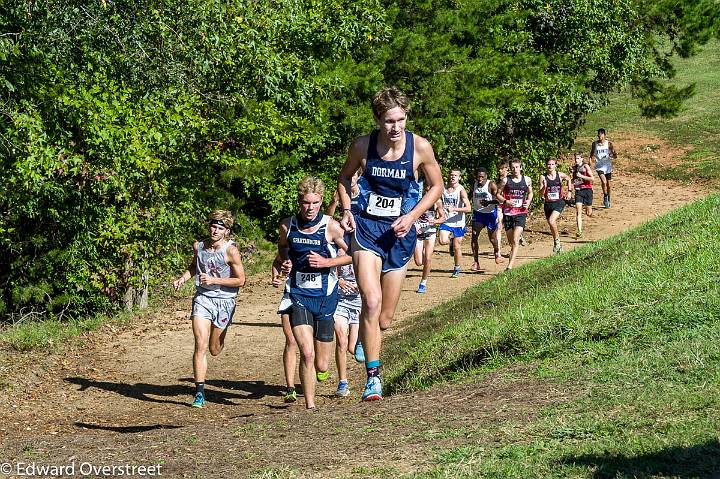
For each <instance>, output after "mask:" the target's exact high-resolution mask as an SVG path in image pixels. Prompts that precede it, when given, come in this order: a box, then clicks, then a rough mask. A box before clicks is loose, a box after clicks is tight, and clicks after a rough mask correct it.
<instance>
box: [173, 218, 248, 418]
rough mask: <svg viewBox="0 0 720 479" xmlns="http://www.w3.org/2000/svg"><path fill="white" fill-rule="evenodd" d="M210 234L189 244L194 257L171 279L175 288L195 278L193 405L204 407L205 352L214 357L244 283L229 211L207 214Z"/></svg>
mask: <svg viewBox="0 0 720 479" xmlns="http://www.w3.org/2000/svg"><path fill="white" fill-rule="evenodd" d="M208 224H209V225H208V226H209V230H210V237H209V238H208V239H205V240H203V241H198V242H196V243H195V245H194V246H193V250H194V257H193V260H192V262H191V263H190V265H189V266H188V268H187V270H186V271H185V272H184V273H183V274H182V275H181V276H180V277H179V278H177V279H176V280H174V281H173V286H174V287H175V290H178V289H180V287H181V286H182V285H183V284H184V283H185V282H186V281H187V280H189V279H190V278H192V277H193V276H196V279H195V297H194V298H193V305H192V314H191V316H190V319H191V321H192V330H193V336H194V338H195V348H194V351H193V376H194V380H195V398H194V400H193V402H192V406H193V407H204V406H205V374H206V373H207V351H208V349H209V350H210V354H211V355H213V356H217V355H218V354H220V352H221V351H222V350H223V348H224V347H225V334H226V333H227V327H228V326H229V325H230V323H231V322H232V317H233V315H234V313H235V297H236V295H237V291H238V288H239V287H241V286H243V285H244V284H245V270H244V269H243V264H242V260H241V259H240V252H239V251H238V249H237V247H236V246H235V245H234V244H233V243H232V241H230V239H229V238H230V229H231V228H232V226H233V224H234V220H233V217H232V215H231V214H230V212H229V211H225V210H216V211H213V212H212V213H210V216H209V217H208Z"/></svg>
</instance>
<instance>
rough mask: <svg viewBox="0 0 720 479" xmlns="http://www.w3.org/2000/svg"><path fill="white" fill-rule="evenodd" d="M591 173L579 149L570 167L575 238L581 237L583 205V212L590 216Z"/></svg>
mask: <svg viewBox="0 0 720 479" xmlns="http://www.w3.org/2000/svg"><path fill="white" fill-rule="evenodd" d="M592 184H593V174H592V169H591V168H590V166H588V164H587V163H586V162H585V160H584V159H583V156H582V153H580V152H579V151H576V152H575V166H573V168H572V187H573V190H574V191H575V209H576V211H575V222H576V225H577V233H575V237H576V238H582V235H583V229H582V210H583V206H584V207H585V212H586V213H587V215H588V216H592V201H593V190H592Z"/></svg>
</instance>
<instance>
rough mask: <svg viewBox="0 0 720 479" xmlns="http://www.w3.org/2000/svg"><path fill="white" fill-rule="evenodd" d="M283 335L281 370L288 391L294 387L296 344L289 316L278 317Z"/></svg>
mask: <svg viewBox="0 0 720 479" xmlns="http://www.w3.org/2000/svg"><path fill="white" fill-rule="evenodd" d="M280 318H281V320H282V328H283V334H284V335H285V348H284V349H283V369H284V371H285V384H286V385H287V387H288V389H290V388H294V387H295V368H297V350H298V347H297V343H296V342H295V336H294V335H293V332H292V327H291V326H290V315H289V314H282V315H280Z"/></svg>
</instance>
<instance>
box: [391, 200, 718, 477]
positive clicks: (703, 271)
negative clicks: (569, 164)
mask: <svg viewBox="0 0 720 479" xmlns="http://www.w3.org/2000/svg"><path fill="white" fill-rule="evenodd" d="M718 234H720V196H718V195H714V196H711V197H709V198H707V199H705V200H702V201H699V202H697V203H694V204H691V205H688V206H686V207H684V208H682V209H679V210H677V211H674V212H672V213H670V214H668V215H666V216H663V217H661V218H658V219H656V220H654V221H652V222H651V223H648V224H646V225H644V226H641V227H639V228H636V229H634V230H632V231H628V232H626V233H624V234H621V235H619V236H616V237H613V238H610V239H607V240H604V241H599V242H596V243H593V244H590V245H587V246H584V247H581V248H577V249H575V250H573V251H571V252H569V253H566V254H562V255H557V256H554V257H552V258H547V259H545V260H540V261H537V262H535V263H532V264H529V265H526V266H523V267H522V268H519V269H517V270H514V271H512V272H509V273H504V274H502V275H501V276H499V277H497V278H494V279H493V280H491V281H487V282H484V283H481V284H479V285H477V286H475V287H473V288H471V289H470V290H468V291H467V292H466V293H465V294H464V295H463V296H462V297H460V298H458V299H456V300H453V301H451V302H448V303H446V304H444V305H441V306H438V307H436V308H434V309H433V310H431V311H429V312H427V313H425V314H423V315H421V316H420V317H419V318H418V319H417V320H416V321H415V322H414V323H415V324H422V325H423V326H422V328H419V329H414V330H412V331H410V332H406V333H405V334H403V335H402V336H401V337H395V338H391V339H389V341H388V344H387V347H386V354H385V361H386V364H387V366H386V367H385V379H386V384H387V387H388V388H389V389H390V390H392V391H410V390H416V389H421V388H426V387H429V386H431V385H434V384H437V383H441V382H444V381H448V380H456V381H472V380H477V378H478V377H482V376H483V375H485V374H487V373H488V372H489V371H496V370H498V369H499V368H500V367H501V366H506V365H511V364H517V363H521V364H522V363H524V364H529V365H532V366H533V367H532V368H528V369H529V370H530V371H534V372H532V373H527V374H532V375H534V376H535V379H536V380H537V379H540V380H548V381H556V382H559V383H561V384H568V385H569V386H571V385H577V384H580V385H582V388H579V389H581V390H582V392H581V393H577V394H576V396H577V397H574V398H572V399H571V400H570V401H569V402H566V403H563V404H557V405H554V406H552V407H547V408H544V409H542V410H541V411H540V415H539V417H538V418H536V419H534V420H530V421H529V422H526V423H512V422H508V423H507V424H506V427H503V428H502V429H503V434H502V435H499V434H498V435H497V437H496V438H495V440H496V441H497V442H495V443H493V444H492V445H483V444H482V442H477V443H472V444H470V445H465V446H462V447H458V448H452V449H448V450H441V451H438V453H437V456H436V458H435V463H436V465H435V467H434V468H433V469H432V470H430V471H426V472H425V474H424V475H423V476H421V477H517V478H525V477H668V476H669V477H711V473H713V472H718V471H720V442H718V432H717V431H718V430H720V342H718V341H717V337H718V336H720V321H718V319H719V318H720V294H719V293H720V285H719V283H718V278H719V277H720V252H718V249H717V245H716V244H715V240H714V238H716V237H717V236H718ZM513 374H516V373H513Z"/></svg>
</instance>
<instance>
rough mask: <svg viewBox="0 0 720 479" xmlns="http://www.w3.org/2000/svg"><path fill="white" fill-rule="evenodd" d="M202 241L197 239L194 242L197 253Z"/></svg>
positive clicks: (194, 249)
mask: <svg viewBox="0 0 720 479" xmlns="http://www.w3.org/2000/svg"><path fill="white" fill-rule="evenodd" d="M200 243H202V241H196V242H194V243H193V251H195V252H196V253H197V252H198V250H199V249H200Z"/></svg>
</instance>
